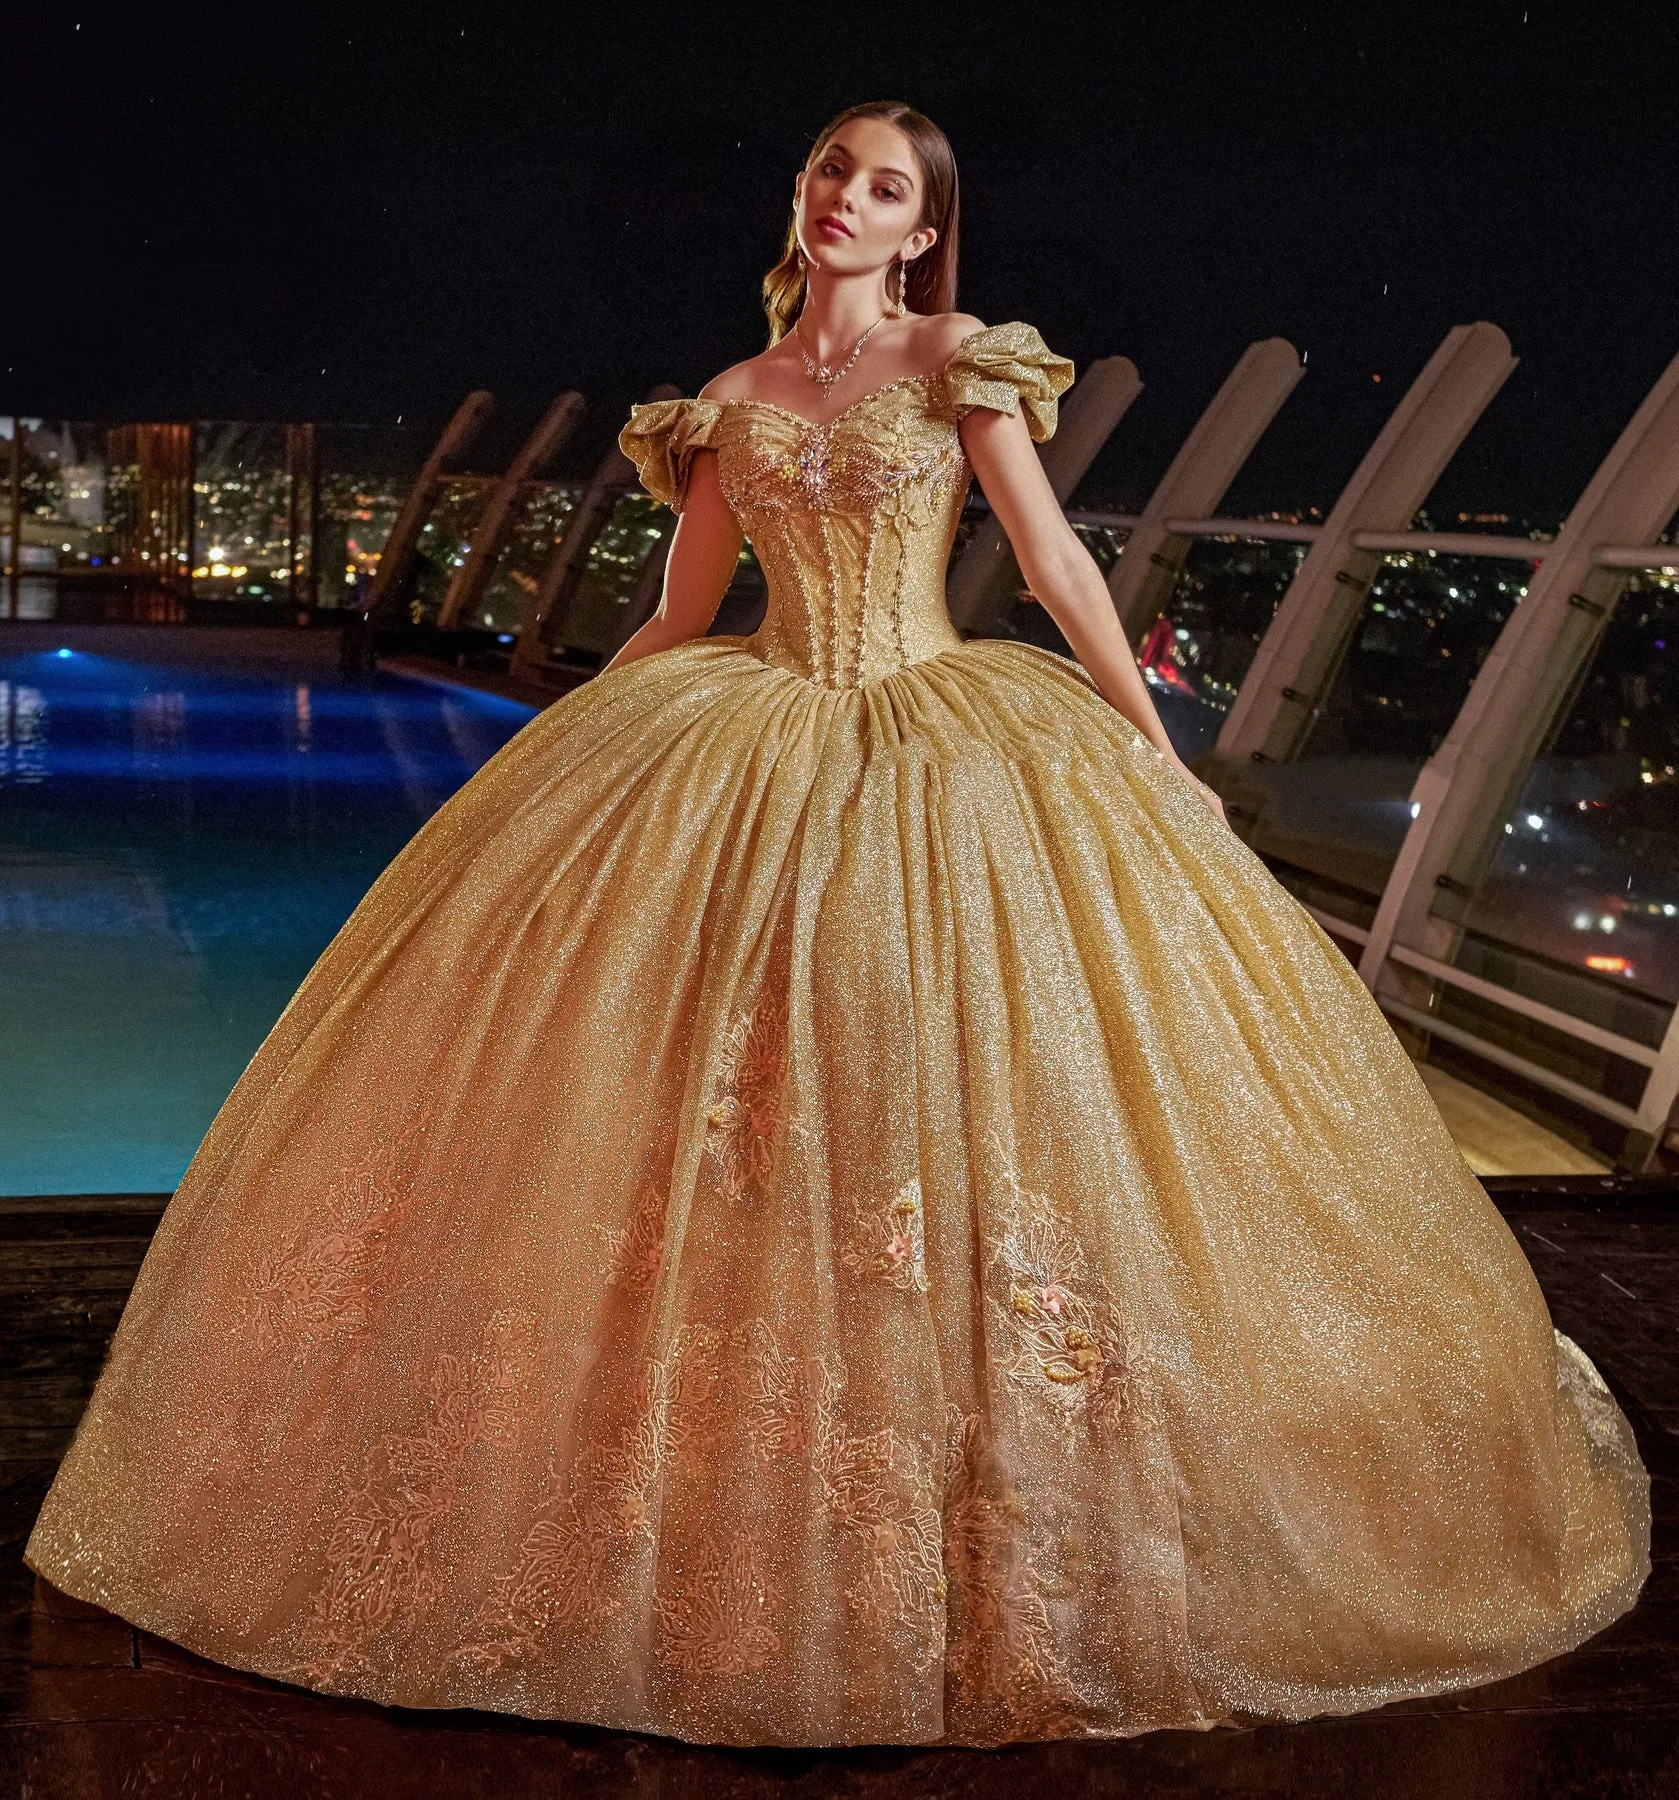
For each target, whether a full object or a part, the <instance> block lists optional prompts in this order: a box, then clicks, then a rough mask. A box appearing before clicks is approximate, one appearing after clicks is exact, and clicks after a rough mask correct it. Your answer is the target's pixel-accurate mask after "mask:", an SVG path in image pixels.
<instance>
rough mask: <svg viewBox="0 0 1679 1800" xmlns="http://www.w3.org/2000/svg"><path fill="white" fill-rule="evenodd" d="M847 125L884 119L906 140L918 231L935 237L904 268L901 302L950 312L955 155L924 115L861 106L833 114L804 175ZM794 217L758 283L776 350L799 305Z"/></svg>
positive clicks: (894, 106) (890, 105)
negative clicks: (916, 174) (916, 191)
mask: <svg viewBox="0 0 1679 1800" xmlns="http://www.w3.org/2000/svg"><path fill="white" fill-rule="evenodd" d="M853 119H884V120H885V121H886V123H887V124H888V125H896V126H897V128H898V129H899V130H900V131H901V132H902V133H903V134H904V136H905V137H907V138H908V139H909V142H910V148H911V149H912V150H913V151H914V152H915V161H916V166H917V167H918V168H919V169H920V171H921V217H920V218H919V219H918V220H917V221H916V224H917V225H918V226H920V225H930V226H932V228H933V229H934V230H935V231H936V232H937V233H938V234H939V235H938V236H937V237H936V238H935V239H934V240H933V247H932V248H931V249H930V250H928V251H926V252H924V253H923V254H922V255H920V256H918V257H916V259H915V260H914V262H912V263H909V264H907V265H906V273H907V275H908V280H907V282H906V283H905V290H904V302H905V304H906V305H907V306H909V307H910V308H911V309H912V310H913V311H915V312H918V313H946V312H954V311H955V309H956V249H957V242H956V240H957V225H958V215H959V213H960V210H961V209H960V205H959V196H958V193H957V187H956V154H955V152H954V151H953V150H952V149H951V147H950V139H949V138H947V137H946V136H945V135H944V133H943V132H942V131H940V130H939V128H938V126H937V125H935V124H934V123H933V121H932V120H931V119H929V118H928V117H927V115H926V114H925V113H918V112H917V111H916V110H915V108H914V107H913V106H906V105H905V104H904V102H903V101H901V100H865V101H864V102H863V104H862V105H861V106H848V107H847V108H846V109H845V111H844V112H842V113H836V114H835V115H834V117H833V118H831V119H830V120H829V121H828V123H827V124H826V125H824V126H823V127H822V129H821V131H820V132H818V133H817V137H816V142H815V144H814V145H813V146H812V147H811V152H810V155H809V156H807V157H806V158H805V173H806V174H807V175H808V174H809V173H810V171H811V170H812V169H814V168H815V167H816V165H817V163H818V162H819V161H821V158H822V152H823V151H824V150H826V149H827V147H828V141H829V139H830V138H832V137H833V135H834V133H835V132H836V131H838V130H839V128H840V127H841V126H842V125H848V124H849V123H850V122H851V121H852V120H853ZM798 227H799V221H798V215H797V211H796V210H795V213H794V216H793V218H792V220H791V221H790V222H789V223H788V226H787V246H786V248H785V249H784V250H783V251H782V253H781V261H780V262H778V263H777V264H776V265H775V267H774V268H773V269H771V270H770V272H769V273H768V274H767V275H766V276H765V277H764V311H765V312H766V313H768V314H769V321H770V342H771V343H772V344H779V343H780V342H781V340H782V339H783V338H784V337H785V336H786V335H787V333H788V332H789V331H791V330H792V328H793V321H794V320H795V319H796V318H797V317H798V316H799V308H800V307H801V306H803V305H804V299H805V272H804V270H803V268H802V267H801V266H800V264H799V236H798Z"/></svg>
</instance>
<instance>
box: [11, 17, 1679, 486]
mask: <svg viewBox="0 0 1679 1800" xmlns="http://www.w3.org/2000/svg"><path fill="white" fill-rule="evenodd" d="M31 11H32V15H33V16H32V17H30V18H29V19H27V20H26V21H24V22H23V23H22V24H21V25H18V26H16V27H15V28H14V27H8V28H7V30H8V34H9V35H8V36H7V37H6V40H5V46H4V48H5V49H6V50H7V51H9V52H10V53H11V57H12V61H13V71H12V80H11V82H10V83H9V84H8V87H9V94H8V100H7V116H8V119H9V129H8V131H7V133H6V155H7V158H8V160H9V161H10V163H11V166H12V173H11V179H10V181H9V182H8V184H7V185H8V189H9V195H10V204H9V206H8V208H7V212H8V215H9V216H8V221H7V225H6V233H7V236H8V237H9V238H10V240H11V243H12V245H13V246H14V248H15V250H16V251H17V253H18V254H17V258H16V261H15V263H14V264H13V274H12V276H11V278H10V280H9V281H8V288H9V290H10V295H9V310H10V311H11V315H12V316H11V323H10V325H9V327H8V328H7V331H6V335H5V339H4V345H5V354H4V357H3V359H0V360H3V364H4V373H3V374H0V411H19V412H23V413H25V414H41V415H44V416H47V417H78V418H124V417H126V418H161V417H187V416H196V417H223V418H249V419H259V418H286V417H290V418H316V419H326V420H354V421H366V422H383V423H389V422H393V421H394V420H395V419H396V417H397V415H398V414H399V413H400V414H402V415H404V417H405V419H406V421H407V422H408V424H410V425H412V424H413V423H414V422H415V421H416V420H422V421H431V420H436V419H439V418H441V417H442V416H445V415H446V414H447V412H448V411H449V409H450V408H451V406H452V405H453V403H454V402H455V401H456V400H457V399H458V398H459V396H460V395H461V394H462V393H463V392H465V391H466V390H467V389H468V388H470V387H474V386H485V387H489V388H491V389H493V390H494V391H495V392H496V394H497V395H498V397H499V398H500V399H501V400H502V402H503V403H504V404H503V415H504V418H505V419H506V420H507V422H508V428H509V429H511V428H512V427H514V426H516V425H518V424H520V423H522V422H524V421H527V420H528V419H529V418H531V417H532V416H534V414H535V412H536V410H537V409H538V408H539V407H540V406H541V405H542V403H543V402H544V401H545V400H546V399H547V398H548V397H550V396H551V395H552V394H553V393H555V392H556V391H558V390H559V389H561V388H563V387H567V386H576V387H580V388H581V389H582V390H583V391H584V392H585V393H586V394H587V395H589V397H590V399H591V400H592V401H594V402H597V404H596V405H595V406H594V407H593V408H592V416H591V426H590V435H588V436H587V437H585V439H584V440H583V441H582V443H580V444H579V446H578V451H579V453H581V452H582V451H584V450H589V451H590V452H591V453H592V452H593V450H594V449H596V448H598V446H599V445H600V444H602V443H604V442H605V441H607V438H608V437H609V435H610V433H611V431H613V430H615V429H616V426H617V423H618V422H619V420H620V418H621V415H622V412H623V409H624V407H625V406H626V405H627V403H628V402H629V400H631V399H632V398H635V397H637V396H638V395H639V394H640V393H641V392H643V391H645V389H646V388H647V387H649V386H651V385H652V384H653V383H654V382H656V381H660V380H673V381H675V382H677V383H678V384H679V385H680V386H681V387H682V388H683V389H684V391H687V392H692V391H693V390H694V388H695V387H697V386H698V385H699V384H700V383H702V382H703V381H705V380H706V379H707V378H708V377H709V376H710V375H711V374H713V373H714V372H715V371H716V370H717V369H718V368H720V367H722V366H724V365H725V364H727V363H729V362H732V361H734V360H736V359H738V358H739V357H741V356H745V355H749V354H751V353H752V352H753V351H754V350H756V349H758V348H760V347H761V346H762V343H763V329H764V326H763V317H762V314H761V312H760V311H759V310H758V304H757V282H758V278H759V276H760V275H761V273H762V271H763V269H764V268H765V267H766V266H767V265H768V264H769V263H770V262H771V261H773V260H774V258H775V256H776V254H777V253H778V251H779V247H780V239H781V234H782V231H783V229H784V227H785V222H786V216H787V204H788V199H789V196H790V189H791V184H792V178H793V174H794V172H795V170H796V168H797V167H798V165H799V163H800V161H801V160H802V157H803V155H804V153H805V151H806V149H807V147H808V145H809V143H810V140H811V136H812V134H813V132H814V131H815V129H816V128H817V127H818V126H819V125H820V124H821V122H822V121H823V120H824V119H825V118H826V117H827V116H828V115H829V114H830V113H831V112H833V111H835V110H837V109H838V108H839V107H840V106H842V105H845V104H848V103H850V102H852V101H854V100H858V99H865V98H879V97H893V98H903V99H907V100H910V101H911V102H912V103H914V104H915V105H918V106H920V107H921V108H923V109H924V110H925V111H927V112H929V113H931V114H932V115H933V117H935V118H936V119H938V120H939V122H940V123H941V124H942V125H943V126H944V127H945V129H946V130H947V131H948V132H949V134H950V136H951V138H952V140H953V142H954V144H955V147H956V152H957V157H958V160H959V163H960V167H961V174H962V183H963V259H962V294H961V303H962V305H963V306H964V307H965V308H966V309H967V310H970V311H973V312H976V313H978V314H979V315H980V316H981V317H982V318H985V319H986V320H988V321H992V322H996V321H1001V320H1004V319H1013V318H1022V319H1028V320H1030V321H1032V322H1033V323H1034V324H1036V325H1038V326H1039V328H1040V329H1041V330H1042V331H1043V332H1044V335H1045V336H1046V337H1047V339H1048V340H1049V342H1050V344H1051V345H1052V346H1053V347H1054V348H1056V349H1057V350H1060V351H1062V352H1063V353H1065V354H1067V355H1069V356H1071V357H1073V358H1074V359H1075V360H1076V361H1078V362H1079V363H1081V364H1082V363H1084V362H1086V361H1088V360H1089V359H1091V358H1093V357H1095V356H1099V355H1104V354H1111V353H1115V352H1123V353H1124V354H1126V355H1129V356H1131V357H1132V358H1133V359H1134V360H1135V361H1136V363H1137V364H1138V366H1139V368H1140V369H1141V371H1142V375H1143V379H1144V382H1145V383H1146V386H1145V389H1144V392H1143V395H1142V398H1141V399H1140V400H1139V401H1138V402H1137V405H1136V406H1135V407H1134V409H1133V411H1132V414H1131V416H1130V417H1129V418H1128V419H1127V420H1126V421H1125V423H1124V424H1123V425H1122V427H1121V429H1120V433H1119V434H1118V435H1117V436H1116V439H1115V441H1114V442H1113V444H1112V445H1110V448H1109V450H1108V451H1107V452H1106V453H1105V455H1104V457H1103V459H1102V462H1101V463H1100V465H1099V467H1098V470H1097V472H1096V475H1095V477H1094V478H1093V480H1092V482H1091V483H1089V484H1087V487H1086V490H1085V493H1086V496H1087V497H1100V498H1106V499H1112V500H1117V501H1122V502H1126V503H1135V502H1138V501H1140V500H1141V499H1142V498H1143V497H1144V496H1145V495H1146V492H1147V489H1148V487H1149V486H1150V485H1151V484H1152V482H1153V480H1154V478H1155V477H1156V476H1157V475H1158V474H1159V472H1160V471H1161V469H1162V468H1163V467H1164V465H1165V462H1166V461H1167V460H1168V458H1169V457H1170V455H1171V453H1172V451H1173V450H1174V449H1175V447H1176V445H1177V443H1178V442H1179V440H1180V439H1181V437H1182V436H1183V434H1184V432H1185V431H1187V429H1188V428H1189V426H1190V425H1191V424H1192V423H1193V421H1194V418H1195V416H1196V414H1197V413H1198V412H1199V410H1200V408H1201V406H1202V405H1204V404H1205V402H1206V400H1207V399H1208V398H1209V397H1210V396H1211V394H1212V392H1213V390H1214V389H1215V388H1216V386H1217V384H1218V382H1219V381H1220V380H1221V379H1222V377H1223V376H1224V374H1225V373H1226V371H1227V370H1228V368H1229V366H1230V365H1231V364H1232V363H1233V362H1234V360H1235V359H1236V357H1237V356H1238V355H1239V354H1240V352H1241V350H1242V349H1243V347H1244V346H1245V345H1246V344H1247V343H1248V342H1250V341H1251V340H1252V339H1254V338H1257V337H1264V336H1269V335H1271V334H1273V333H1279V334H1281V335H1283V336H1285V337H1288V338H1289V339H1290V340H1291V341H1293V342H1294V343H1295V344H1296V345H1297V346H1298V347H1299V348H1301V349H1302V350H1304V351H1306V352H1307V353H1308V374H1307V378H1306V380H1305V381H1304V382H1303V383H1302V384H1301V386H1300V388H1299V389H1297V390H1296V393H1295V395H1294V398H1293V399H1292V400H1291V401H1290V402H1289V403H1288V406H1287V407H1286V408H1285V410H1284V412H1283V414H1282V416H1281V417H1280V419H1279V420H1278V422H1277V424H1276V425H1275V426H1274V427H1273V429H1272V431H1271V433H1270V434H1269V436H1268V438H1267V440H1266V441H1265V443H1264V444H1262V446H1261V448H1260V451H1259V452H1258V454H1257V455H1256V457H1255V459H1254V463H1253V465H1252V466H1251V468H1250V470H1249V472H1248V474H1247V475H1246V476H1245V477H1244V479H1243V481H1242V483H1241V485H1240V487H1239V489H1238V490H1237V491H1236V492H1234V493H1233V494H1232V496H1231V504H1232V505H1242V504H1246V505H1270V504H1278V503H1288V502H1301V503H1304V502H1307V501H1319V502H1323V501H1325V500H1327V499H1330V498H1333V495H1334V492H1335V490H1336V488H1337V486H1338V484H1339V483H1340V481H1341V480H1343V479H1344V478H1345V476H1346V475H1347V474H1348V473H1349V472H1350V470H1351V468H1352V467H1353V465H1354V464H1355V463H1356V461H1357V459H1358V456H1359V455H1360V453H1361V452H1362V450H1363V449H1364V447H1365V446H1366V445H1367V444H1368V442H1369V440H1370V438H1371V436H1372V435H1373V434H1374V432H1375V431H1376V430H1377V429H1378V427H1379V425H1380V423H1381V421H1382V419H1383V418H1384V417H1385V415H1386V413H1387V411H1388V410H1389V409H1390V408H1391V407H1392V405H1393V404H1394V403H1395V402H1396V401H1397V400H1398V399H1399V397H1400V396H1401V395H1402V393H1403V391H1404V387H1405V384H1406V382H1407V381H1408V380H1409V379H1410V378H1411V376H1413V375H1414V374H1415V372H1416V371H1417V370H1418V369H1419V368H1420V367H1421V365H1422V363H1423V362H1424V361H1425V359H1426V358H1427V356H1428V354H1429V353H1430V352H1431V350H1432V349H1433V348H1434V346H1435V345H1436V344H1437V343H1438V341H1439V339H1440V337H1441V336H1442V335H1443V334H1444V333H1445V332H1446V330H1448V329H1449V328H1450V327H1451V326H1452V325H1454V324H1457V323H1461V322H1466V321H1469V320H1473V319H1477V318H1484V319H1490V320H1493V321H1495V322H1496V323H1498V324H1500V325H1502V326H1503V327H1504V329H1505V330H1506V331H1508V332H1509V334H1510V337H1511V339H1512V341H1513V344H1514V347H1515V350H1516V352H1517V354H1518V355H1519V356H1520V357H1521V358H1522V362H1521V365H1520V367H1519V368H1518V369H1517V371H1516V374H1515V375H1514V376H1513V377H1512V379H1511V381H1510V383H1509V385H1508V386H1507V387H1506V388H1505V390H1504V392H1503V394H1502V395H1501V396H1500V397H1499V398H1498V399H1497V400H1496V401H1495V402H1494V404H1493V407H1492V408H1491V410H1490V411H1489V413H1488V415H1487V416H1486V418H1485V419H1484V420H1483V422H1482V424H1481V425H1480V426H1479V427H1478V428H1477V430H1476V432H1475V434H1474V435H1473V436H1472V438H1471V440H1470V442H1469V443H1468V445H1466V447H1465V449H1464V451H1463V452H1462V453H1461V454H1460V456H1459V458H1458V461H1457V463H1456V464H1455V465H1454V467H1453V469H1452V471H1451V472H1450V473H1449V475H1448V478H1447V480H1446V482H1445V483H1444V484H1443V486H1442V489H1441V490H1440V496H1441V500H1442V502H1443V503H1445V504H1460V505H1465V506H1470V507H1494V506H1507V507H1510V508H1512V509H1514V510H1516V511H1518V512H1526V513H1528V514H1530V515H1531V516H1533V517H1535V518H1544V517H1547V516H1549V515H1554V514H1555V513H1558V512H1560V511H1561V510H1563V509H1564V508H1566V506H1567V505H1568V503H1569V502H1570V500H1571V499H1572V498H1573V497H1574V494H1575V493H1576V491H1577V490H1578V488H1579V486H1580V485H1581V484H1582V483H1583V482H1584V480H1585V479H1586V478H1587V477H1588V476H1589V474H1590V473H1591V470H1592V468H1593V466H1594V465H1595V463H1596V462H1597V460H1598V458H1599V457H1600V456H1601V455H1602V454H1603V452H1604V451H1605V450H1606V449H1607V448H1608V446H1609V444H1610V443H1611V441H1612V440H1613V438H1614V436H1615V434H1616V432H1617V431H1618V430H1619V428H1620V426H1621V425H1622V424H1623V423H1624V421H1625V420H1626V418H1627V417H1628V416H1629V415H1630V414H1631V412H1632V410H1633V409H1634V407H1635V406H1636V405H1637V403H1638V401H1639V400H1640V398H1641V397H1642V395H1643V394H1644V392H1645V390H1646V389H1647V388H1648V387H1649V385H1650V383H1651V382H1652V381H1654V379H1655V378H1656V376H1657V375H1658V374H1659V373H1660V372H1661V370H1662V368H1663V367H1664V365H1665V364H1666V363H1667V362H1668V360H1669V359H1670V358H1671V357H1672V356H1674V355H1675V354H1676V353H1679V90H1676V89H1675V86H1674V82H1675V78H1676V71H1679V54H1676V53H1679V7H1675V6H1674V5H1673V4H1672V3H1671V0H1648V3H1647V4H1643V5H1640V6H1636V7H1625V8H1623V7H1611V6H1595V5H1559V4H1555V3H1554V0H1553V3H1546V0H1540V3H1538V4H1534V5H1532V6H1523V5H1521V4H1474V3H1472V0H1465V3H1463V4H1460V5H1458V6H1456V7H1451V8H1446V7H1438V8H1437V7H1421V6H1407V5H1405V4H1393V5H1387V6H1380V7H1368V6H1361V5H1354V4H1348V5H1341V6H1334V7H1330V6H1304V5H1299V6H1297V5H1276V6H1258V7H1250V8H1246V9H1241V10H1238V9H1237V8H1235V7H1232V6H1217V7H1213V6H1194V5H1175V6H1148V7H1126V6H1121V5H1110V6H1102V7H1089V8H1068V7H1056V6H1053V5H1037V4H1020V5H1015V6H1010V7H1006V8H1005V7H997V6H987V7H984V8H977V7H970V8H964V9H952V8H945V7H928V6H917V5H912V4H909V3H907V0H906V3H905V4H900V5H897V6H893V7H881V6H874V5H837V6H836V5H817V6H808V5H807V6H798V5H793V4H789V5H785V6H782V7H779V8H776V9H773V10H771V9H762V10H761V9H758V8H752V9H747V8H736V7H728V6H707V5H704V4H700V3H698V0H696V3H695V4H693V5H690V6H688V7H685V8H681V9H662V8H658V7H633V6H628V5H621V4H602V5H600V6H598V7H595V8H593V9H591V11H590V12H589V13H588V14H587V15H586V16H579V15H578V14H577V13H576V12H575V11H574V10H573V9H572V8H569V7H565V8H562V7H558V6H553V5H549V6H545V7H542V8H534V7H533V8H528V9H519V10H517V11H515V10H508V9H498V8H496V7H493V6H488V5H475V6H459V5H457V6H449V7H443V6H436V7H420V6H410V7H406V8H391V9H369V8H365V7H354V6H347V7H339V8H335V9H333V10H331V11H330V12H311V11H310V10H308V9H306V8H300V7H297V6H290V7H283V6H261V7H259V6H255V5H252V4H250V0H233V3H232V4H227V5H224V6H218V7H214V8H204V7H200V6H192V7H187V6H180V5H172V6H170V7H168V8H163V7H160V6H154V5H149V4H135V5H130V6H127V7H124V8H122V9H120V10H119V9H115V8H103V7H97V6H94V5H91V4H90V5H85V6H83V5H81V4H80V0H63V3H62V4H56V5H50V6H48V5H37V6H35V7H34V8H32V9H31ZM1524 20H1525V22H1524ZM78 25H79V29H78ZM8 260H10V259H8ZM1378 374H1379V375H1380V376H1381V377H1382V380H1381V382H1380V383H1377V382H1375V381H1373V380H1372V377H1373V376H1374V375H1378Z"/></svg>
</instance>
